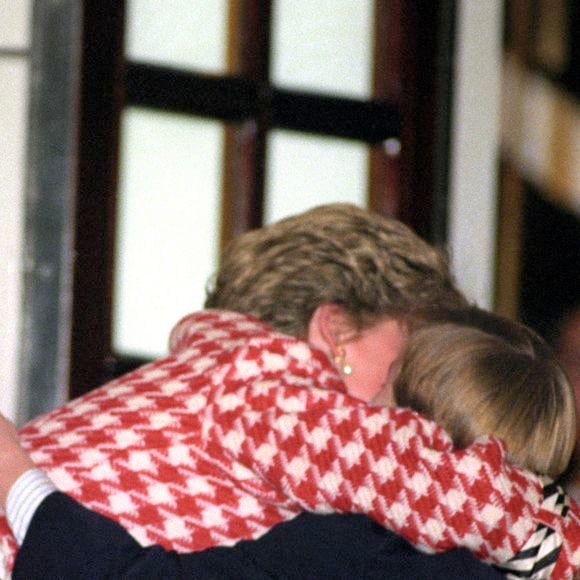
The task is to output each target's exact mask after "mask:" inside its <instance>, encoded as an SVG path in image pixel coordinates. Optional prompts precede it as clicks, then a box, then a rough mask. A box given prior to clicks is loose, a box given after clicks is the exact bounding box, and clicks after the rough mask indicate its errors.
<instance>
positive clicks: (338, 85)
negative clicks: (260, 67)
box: [272, 0, 374, 99]
mask: <svg viewBox="0 0 580 580" xmlns="http://www.w3.org/2000/svg"><path fill="white" fill-rule="evenodd" d="M373 4H374V2H373V1H372V0H316V2H313V1H312V0H276V2H274V14H273V45H272V55H273V57H272V79H273V82H274V83H275V84H277V85H280V86H286V87H291V88H296V89H301V90H306V91H315V92H316V91H318V92H329V93H337V94H341V95H344V96H351V97H358V98H364V99H366V98H369V96H370V94H371V78H372V76H371V75H372V47H373Z"/></svg>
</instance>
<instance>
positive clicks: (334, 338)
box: [308, 304, 356, 357]
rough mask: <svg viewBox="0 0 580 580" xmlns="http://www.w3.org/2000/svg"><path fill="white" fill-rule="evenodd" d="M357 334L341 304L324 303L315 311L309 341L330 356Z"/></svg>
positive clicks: (309, 330)
mask: <svg viewBox="0 0 580 580" xmlns="http://www.w3.org/2000/svg"><path fill="white" fill-rule="evenodd" d="M355 335H356V332H355V330H354V329H353V326H352V324H351V322H350V319H349V317H348V315H347V314H346V312H345V311H344V308H343V307H342V306H340V305H339V304H323V305H322V306H319V307H318V308H317V309H316V310H315V311H314V314H313V315H312V317H311V318H310V322H309V324H308V342H309V343H310V344H311V345H312V346H315V347H316V348H319V349H320V350H322V351H324V352H325V353H326V354H327V355H329V356H330V357H334V356H336V354H337V351H338V347H339V346H341V345H343V344H344V343H345V342H348V341H349V340H351V339H352V338H354V337H355Z"/></svg>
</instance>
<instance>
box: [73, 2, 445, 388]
mask: <svg viewBox="0 0 580 580" xmlns="http://www.w3.org/2000/svg"><path fill="white" fill-rule="evenodd" d="M170 8H171V10H170ZM453 9H454V2H452V1H451V0H447V1H444V0H441V1H435V0H421V1H412V2H409V1H406V0H374V1H373V0H366V1H362V0H360V1H356V2H354V1H353V0H320V2H316V3H313V2H310V1H309V0H274V1H268V0H230V1H226V0H219V1H218V0H216V1H215V2H213V1H212V2H211V3H202V4H201V5H200V4H199V3H193V2H191V1H187V0H179V1H177V0H176V1H175V2H172V3H171V4H170V5H167V6H164V9H163V10H162V11H160V10H159V4H158V3H157V2H153V1H151V0H127V1H126V2H121V1H119V0H109V1H105V2H102V3H99V6H98V7H96V5H93V3H88V2H87V3H85V13H84V37H85V39H87V40H86V42H85V45H84V52H83V78H82V99H81V133H80V169H79V187H78V202H77V224H76V252H77V263H76V268H75V288H74V295H75V299H74V313H73V334H72V357H71V360H72V363H71V377H70V384H71V385H72V388H71V395H72V396H76V395H79V394H81V393H83V392H85V391H86V390H89V389H90V388H92V387H94V386H96V385H98V384H100V383H102V382H103V381H104V380H106V379H107V378H110V377H111V376H114V375H115V374H119V373H121V372H123V371H125V370H127V369H128V368H131V366H134V365H135V364H137V363H139V362H141V361H142V360H143V359H146V358H149V357H152V356H156V355H157V354H161V353H160V352H159V351H160V350H161V349H163V345H162V344H161V342H159V336H163V335H164V334H167V333H168V330H167V329H166V330H165V331H158V330H156V329H158V328H162V327H163V326H164V325H165V326H167V325H168V321H171V324H173V323H174V322H176V319H175V318H176V316H177V317H178V316H179V315H182V314H186V313H187V312H188V311H191V310H193V309H195V308H196V307H198V306H200V305H201V304H199V303H197V304H195V301H196V300H200V299H201V295H198V297H197V298H195V292H196V291H197V292H199V290H200V285H201V280H203V279H205V277H206V276H207V274H209V273H210V272H211V270H212V269H213V268H214V267H215V260H217V256H218V254H219V249H220V248H221V247H223V246H224V244H226V243H227V242H228V241H229V240H230V239H232V237H234V236H236V235H238V234H240V233H243V232H245V231H247V230H248V229H251V228H254V227H259V226H260V225H262V224H263V223H266V222H268V221H272V220H275V219H278V218H280V217H282V216H284V215H286V214H288V213H295V212H297V211H301V210H302V209H305V208H306V207H307V206H309V205H310V206H312V205H318V204H319V203H321V202H326V201H337V200H349V201H353V202H355V203H359V204H366V205H368V206H370V207H371V208H373V209H375V210H377V211H379V212H382V213H385V214H391V215H395V216H397V217H399V218H400V219H403V220H404V221H406V222H407V223H409V224H410V225H412V226H414V227H415V228H416V229H417V230H418V231H419V232H420V233H422V234H423V235H425V236H426V237H428V238H430V239H437V237H438V236H439V237H441V236H442V235H443V232H444V224H443V223H442V219H443V218H442V217H441V216H442V213H441V211H438V209H437V208H438V207H441V206H442V204H443V205H444V200H443V198H444V195H445V189H446V183H445V170H446V165H447V164H446V158H445V155H446V154H445V147H444V145H445V144H446V130H447V114H448V109H449V107H448V103H447V95H448V89H449V83H450V68H451V67H450V65H449V55H450V53H451V40H450V39H451V38H452V22H453V11H454V10H453ZM171 11H173V13H171ZM140 33H144V35H145V36H144V37H141V36H140ZM93 38H99V43H98V46H97V43H94V42H91V39H93ZM442 145H443V146H442ZM419 151H420V155H421V157H420V161H419V156H418V152H419ZM435 152H436V153H437V154H435ZM313 159H315V163H313V162H312V161H313ZM341 171H342V172H341ZM442 200H443V201H442ZM199 275H201V278H200V277H199ZM196 276H197V277H196ZM160 282H164V283H165V285H163V284H161V283H160ZM145 289H146V290H147V291H148V293H149V298H147V297H146V296H145ZM156 300H157V302H156ZM190 300H191V307H189V308H187V307H186V304H187V303H188V302H189V301H190ZM156 319H159V320H156ZM131 328H135V329H136V332H133V333H132V332H131Z"/></svg>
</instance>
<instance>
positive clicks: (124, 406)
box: [0, 311, 580, 577]
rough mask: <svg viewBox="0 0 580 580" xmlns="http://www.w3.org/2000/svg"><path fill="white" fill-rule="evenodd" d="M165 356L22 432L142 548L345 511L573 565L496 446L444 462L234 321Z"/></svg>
mask: <svg viewBox="0 0 580 580" xmlns="http://www.w3.org/2000/svg"><path fill="white" fill-rule="evenodd" d="M171 353H172V354H171V355H170V356H168V357H167V358H164V359H161V360H159V361H156V362H154V363H152V364H150V365H146V366H145V367H143V368H141V369H139V370H137V371H135V372H133V373H130V374H128V375H126V376H124V377H122V378H121V379H119V380H117V381H113V382H112V383H109V384H108V385H105V386H104V387H101V388H100V389H97V390H96V391H93V392H91V393H89V394H87V395H85V396H84V397H81V398H80V399H77V400H75V401H73V402H71V403H69V404H68V405H65V406H64V407H61V408H59V409H57V410H55V411H53V412H52V413H49V414H47V415H45V416H43V417H41V418H39V419H37V420H35V421H33V422H32V423H31V424H29V425H28V426H27V427H26V428H24V429H23V430H22V433H21V434H22V439H23V442H24V445H25V446H26V447H27V448H28V449H29V450H30V451H31V453H32V455H33V458H34V460H35V461H36V462H37V464H38V465H39V466H40V467H41V468H43V469H44V470H45V471H46V472H47V473H48V475H49V476H50V477H51V478H52V479H53V481H54V482H55V483H56V485H57V486H58V487H59V488H60V489H62V490H63V491H65V492H67V493H69V494H70V495H71V496H73V497H75V498H76V499H77V500H79V501H81V502H82V503H84V504H85V505H88V506H89V507H91V508H93V509H95V510H97V511H99V512H101V513H103V514H105V515H107V516H109V517H112V518H113V519H115V520H117V521H119V522H120V523H121V524H122V525H123V526H125V527H126V528H127V529H129V531H130V532H131V533H132V534H133V536H134V537H135V538H136V539H137V540H138V541H140V542H141V543H142V544H145V545H148V544H152V543H158V544H161V545H164V546H166V547H171V548H173V549H176V550H178V551H191V550H199V549H203V548H205V547H208V546H213V545H228V544H231V543H233V542H235V541H237V540H239V539H243V538H255V537H258V536H260V535H262V534H263V533H264V532H265V531H266V530H267V529H269V528H270V527H272V526H273V525H275V524H276V523H279V522H280V521H283V520H285V519H288V518H290V517H293V516H294V515H295V514H296V513H298V512H299V511H301V510H305V509H306V510H312V511H318V512H329V511H339V512H349V511H358V512H362V513H366V514H369V515H370V516H371V517H373V518H374V519H375V520H376V521H378V522H380V523H382V524H383V525H386V526H387V527H389V528H391V529H393V530H395V531H397V532H398V533H400V534H402V535H404V536H405V537H406V538H408V539H409V540H410V541H411V542H413V543H414V544H415V545H416V546H418V547H420V548H421V549H422V550H425V551H428V552H434V551H441V550H446V549H449V548H453V547H456V546H463V547H467V548H469V549H470V550H472V551H474V552H475V553H476V554H477V555H478V556H479V557H481V558H482V559H484V560H486V561H489V562H494V563H501V562H506V561H507V560H510V559H511V558H512V557H513V556H514V555H515V554H516V553H518V552H519V550H520V549H521V548H522V547H523V546H524V545H525V544H526V542H528V541H529V540H530V538H531V537H532V536H533V534H534V533H535V532H536V529H537V527H538V525H539V524H543V525H545V526H546V527H547V528H550V529H551V530H554V534H555V536H556V537H558V538H560V544H562V541H563V547H562V549H561V550H559V553H558V561H557V565H556V567H555V568H554V570H553V571H552V574H553V577H567V576H569V575H570V573H571V570H573V568H574V567H575V566H577V565H578V562H579V560H580V550H579V545H580V537H579V536H580V532H579V530H580V526H579V524H578V519H577V508H576V507H575V506H573V509H571V510H570V512H569V513H568V514H566V515H563V514H562V513H561V512H558V511H557V510H553V509H548V508H549V506H547V505H544V504H545V501H544V500H543V498H542V493H541V490H542V484H541V482H540V481H539V479H537V478H535V477H533V476H531V475H529V474H526V473H524V472H521V471H518V470H516V469H514V468H513V467H511V466H509V465H508V464H506V463H505V458H504V455H505V453H504V449H503V446H502V444H501V443H500V442H498V441H496V440H494V439H484V440H481V441H478V442H476V443H475V444H474V445H472V446H470V447H469V448H467V449H465V450H461V451H456V450H453V448H452V445H451V442H450V440H449V438H448V437H447V435H446V434H445V433H444V432H443V431H442V430H441V429H439V428H438V427H437V426H436V425H435V424H434V423H433V422H431V421H428V420H426V419H424V418H422V417H421V416H419V415H418V414H416V413H414V412H411V411H409V410H405V409H392V410H386V409H382V408H378V407H369V406H367V405H365V404H363V403H361V402H359V401H356V400H354V399H352V398H350V397H349V396H348V395H346V394H345V393H344V386H343V384H342V381H341V379H340V377H339V376H338V375H337V373H336V371H335V370H334V368H333V367H332V365H331V364H330V362H329V361H328V359H327V357H326V356H325V355H324V354H323V353H321V352H319V351H316V350H314V349H312V348H310V347H309V345H307V344H306V343H304V342H302V341H299V340H296V339H293V338H291V337H287V336H285V335H281V334H277V333H273V332H272V331H271V330H270V329H269V328H268V327H267V326H266V325H265V324H263V323H261V322H259V321H257V320H254V319H251V318H249V317H246V316H244V315H241V314H237V313H231V312H220V311H206V312H202V313H197V314H195V315H191V316H190V317H187V318H186V319H184V320H183V321H182V322H181V323H180V324H178V325H177V327H176V328H175V329H174V331H173V333H172V337H171ZM543 502H544V503H543ZM0 525H2V526H3V532H4V533H2V538H1V541H2V543H3V546H4V548H7V549H8V553H9V555H10V556H11V555H12V554H13V553H14V546H13V544H11V539H10V537H9V535H8V534H7V532H6V524H5V522H4V521H2V522H1V523H0Z"/></svg>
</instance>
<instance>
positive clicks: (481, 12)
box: [448, 0, 503, 308]
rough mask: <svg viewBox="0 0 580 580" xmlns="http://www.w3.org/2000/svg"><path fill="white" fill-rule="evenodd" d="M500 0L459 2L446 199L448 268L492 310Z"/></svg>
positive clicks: (481, 304)
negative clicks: (447, 210) (449, 258)
mask: <svg viewBox="0 0 580 580" xmlns="http://www.w3.org/2000/svg"><path fill="white" fill-rule="evenodd" d="M502 4H503V0H485V2H482V1H481V0H461V2H460V3H459V13H458V19H457V41H456V42H457V45H456V48H457V52H456V61H455V62H456V69H455V75H456V81H455V89H454V105H455V106H454V111H453V121H452V122H453V128H452V131H451V146H452V149H451V171H450V200H449V221H448V223H449V238H448V239H449V246H450V251H451V263H452V267H453V270H454V272H455V275H456V278H457V281H458V283H459V286H460V287H461V289H462V290H463V291H464V292H465V293H466V295H467V296H468V297H469V298H470V299H471V300H473V301H475V302H477V303H478V304H479V305H480V306H482V307H484V308H492V307H493V289H494V284H495V280H494V273H495V251H496V205H497V183H498V155H499V142H500V88H501V70H502V52H501V34H502V20H503V13H502Z"/></svg>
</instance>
